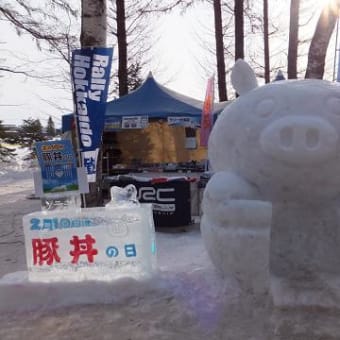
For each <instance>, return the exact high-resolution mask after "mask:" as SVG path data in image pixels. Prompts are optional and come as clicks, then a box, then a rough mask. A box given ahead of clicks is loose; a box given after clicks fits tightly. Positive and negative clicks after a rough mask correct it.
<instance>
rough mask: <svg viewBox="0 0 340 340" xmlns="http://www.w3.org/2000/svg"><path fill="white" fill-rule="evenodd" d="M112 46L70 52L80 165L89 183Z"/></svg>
mask: <svg viewBox="0 0 340 340" xmlns="http://www.w3.org/2000/svg"><path fill="white" fill-rule="evenodd" d="M112 54H113V49H112V48H102V47H100V48H99V47H98V48H97V47H96V48H84V49H79V50H74V51H73V52H72V63H71V73H72V81H73V98H74V104H75V117H76V122H77V129H78V137H79V144H80V152H81V157H82V165H83V166H85V167H86V169H87V178H88V181H89V182H95V181H96V168H97V159H98V152H99V147H100V144H101V138H102V132H103V129H104V119H105V109H106V100H107V94H108V88H109V83H110V72H111V63H112Z"/></svg>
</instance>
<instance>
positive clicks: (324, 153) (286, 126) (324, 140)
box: [260, 116, 338, 164]
mask: <svg viewBox="0 0 340 340" xmlns="http://www.w3.org/2000/svg"><path fill="white" fill-rule="evenodd" d="M337 140H338V133H337V131H336V130H335V128H334V127H333V126H332V125H331V124H330V123H328V122H327V121H326V120H324V119H321V118H318V117H306V116H305V117H303V116H290V117H283V118H281V119H279V120H276V121H274V122H272V123H271V124H270V125H268V126H267V127H266V128H265V129H264V130H263V131H262V133H261V135H260V145H261V148H262V151H263V152H264V153H265V154H267V155H270V156H272V157H274V158H275V159H278V160H281V161H285V162H288V163H293V164H312V163H319V162H322V161H325V160H328V159H331V158H332V157H335V154H336V146H337Z"/></svg>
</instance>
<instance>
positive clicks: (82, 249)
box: [70, 234, 98, 263]
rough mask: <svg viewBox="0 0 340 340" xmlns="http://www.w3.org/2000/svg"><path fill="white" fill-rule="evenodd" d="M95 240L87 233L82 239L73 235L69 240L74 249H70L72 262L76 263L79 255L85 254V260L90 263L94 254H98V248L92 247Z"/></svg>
mask: <svg viewBox="0 0 340 340" xmlns="http://www.w3.org/2000/svg"><path fill="white" fill-rule="evenodd" d="M95 242H96V240H95V239H94V238H93V237H91V235H89V234H86V235H85V238H84V239H79V237H78V236H73V239H72V240H71V241H70V243H71V244H72V245H73V247H74V250H72V251H70V255H71V256H73V259H72V263H78V260H79V256H80V255H86V256H87V260H88V261H89V262H90V263H92V262H93V257H94V255H97V254H98V250H97V249H94V248H93V243H95Z"/></svg>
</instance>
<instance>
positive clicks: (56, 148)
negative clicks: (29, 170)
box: [35, 140, 79, 195]
mask: <svg viewBox="0 0 340 340" xmlns="http://www.w3.org/2000/svg"><path fill="white" fill-rule="evenodd" d="M35 148H36V153H37V157H38V161H39V165H40V168H41V179H42V191H43V194H44V195H46V194H52V193H57V192H66V191H67V192H72V191H73V192H74V191H78V189H79V184H78V175H77V163H76V158H75V156H74V153H73V149H72V144H71V141H69V140H57V141H48V142H37V143H36V144H35Z"/></svg>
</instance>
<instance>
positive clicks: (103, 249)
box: [23, 188, 156, 282]
mask: <svg viewBox="0 0 340 340" xmlns="http://www.w3.org/2000/svg"><path fill="white" fill-rule="evenodd" d="M119 190H121V191H122V190H124V189H121V188H119ZM23 225H24V234H25V246H26V261H27V267H28V276H29V280H30V281H40V282H51V281H83V280H101V281H111V280H114V279H116V278H118V277H121V276H132V277H139V278H140V277H147V276H149V275H151V274H152V272H153V271H154V269H155V255H156V254H155V252H156V249H155V229H154V223H153V217H152V207H151V204H139V203H138V202H128V203H124V202H123V203H122V202H121V201H118V202H117V201H116V202H114V204H109V205H107V206H106V207H100V208H87V209H65V210H53V211H47V212H46V211H45V212H34V213H31V214H28V215H25V216H24V218H23Z"/></svg>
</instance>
